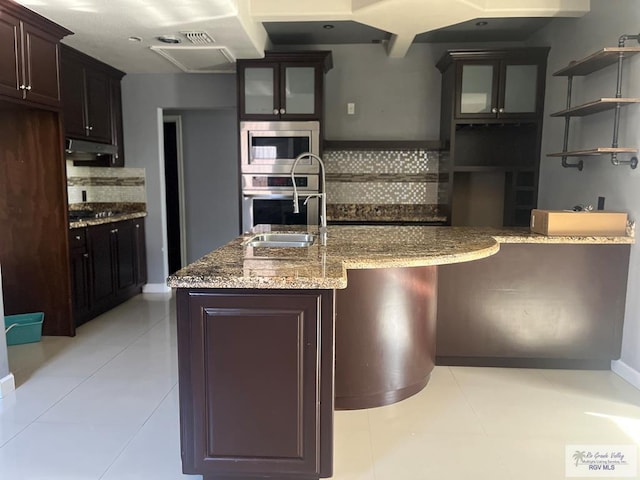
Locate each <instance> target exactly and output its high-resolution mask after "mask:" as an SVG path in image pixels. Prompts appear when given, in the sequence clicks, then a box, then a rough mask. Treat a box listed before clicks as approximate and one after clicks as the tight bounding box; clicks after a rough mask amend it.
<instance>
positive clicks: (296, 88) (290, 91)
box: [280, 67, 316, 115]
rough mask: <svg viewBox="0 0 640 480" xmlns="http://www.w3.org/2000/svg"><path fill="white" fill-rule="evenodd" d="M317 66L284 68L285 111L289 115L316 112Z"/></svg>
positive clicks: (283, 106)
mask: <svg viewBox="0 0 640 480" xmlns="http://www.w3.org/2000/svg"><path fill="white" fill-rule="evenodd" d="M315 76H316V68H315V67H285V68H284V78H285V83H284V92H283V96H284V104H283V105H282V108H284V110H285V111H284V112H282V111H281V112H280V113H283V114H284V113H286V114H287V115H295V114H314V113H316V112H315V110H316V98H315V86H316V85H315Z"/></svg>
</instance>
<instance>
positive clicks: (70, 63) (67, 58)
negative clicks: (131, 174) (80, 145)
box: [61, 45, 124, 166]
mask: <svg viewBox="0 0 640 480" xmlns="http://www.w3.org/2000/svg"><path fill="white" fill-rule="evenodd" d="M61 65H62V73H61V82H62V102H63V113H64V123H65V134H66V136H67V137H69V138H76V139H80V140H91V141H95V142H100V143H110V144H114V145H117V146H118V147H119V150H120V151H119V153H118V155H115V156H114V157H113V158H112V160H111V161H110V162H108V163H107V164H105V166H109V165H111V166H122V165H123V164H124V154H123V152H122V106H121V102H122V100H121V92H120V80H121V78H122V76H123V75H124V73H123V72H121V71H119V70H116V69H115V68H113V67H110V66H109V65H106V64H104V63H102V62H100V61H98V60H96V59H94V58H92V57H89V56H87V55H85V54H83V53H81V52H78V51H77V50H74V49H72V48H70V47H67V46H64V45H63V46H62V48H61Z"/></svg>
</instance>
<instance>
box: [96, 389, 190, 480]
mask: <svg viewBox="0 0 640 480" xmlns="http://www.w3.org/2000/svg"><path fill="white" fill-rule="evenodd" d="M177 385H178V381H177V380H176V382H175V383H174V384H173V385H172V386H171V388H170V389H169V391H168V392H167V393H166V394H165V395H164V396H163V397H162V399H160V401H159V402H158V404H157V405H156V407H155V408H154V409H153V411H152V412H151V413H150V414H149V416H148V417H147V419H146V420H145V421H144V422H142V424H141V425H140V428H138V429H137V430H136V431H135V432H134V433H133V434H132V435H131V437H130V438H129V440H127V442H125V444H124V445H123V447H122V448H121V449H120V451H119V452H118V453H117V454H116V455H115V457H114V458H113V460H112V461H111V463H109V465H108V466H107V468H106V470H105V471H104V472H102V475H100V476H99V477H98V480H101V479H102V478H104V476H105V475H106V474H107V473H109V470H111V467H113V465H114V464H115V463H116V462H117V461H118V459H119V458H120V457H121V456H122V454H123V453H124V451H125V450H126V449H127V448H128V447H129V445H131V442H133V440H134V439H135V438H136V437H137V436H138V434H139V433H140V431H141V430H142V429H143V428H144V426H145V425H146V424H147V423H149V420H151V417H153V415H155V413H156V412H157V411H158V409H159V408H160V405H162V403H163V402H164V401H165V400H166V399H167V397H168V396H169V395H171V392H172V391H173V389H174V388H176V386H177Z"/></svg>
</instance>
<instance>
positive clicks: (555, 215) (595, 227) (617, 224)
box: [531, 209, 627, 237]
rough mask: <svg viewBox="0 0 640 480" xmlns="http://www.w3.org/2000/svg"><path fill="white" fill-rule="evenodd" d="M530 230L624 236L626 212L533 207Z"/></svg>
mask: <svg viewBox="0 0 640 480" xmlns="http://www.w3.org/2000/svg"><path fill="white" fill-rule="evenodd" d="M531 231H532V232H534V233H541V234H543V235H549V236H554V235H556V236H558V235H571V236H585V237H590V236H605V237H618V236H626V234H627V214H626V213H623V212H605V211H600V210H598V211H595V212H574V211H571V210H535V209H534V210H532V211H531Z"/></svg>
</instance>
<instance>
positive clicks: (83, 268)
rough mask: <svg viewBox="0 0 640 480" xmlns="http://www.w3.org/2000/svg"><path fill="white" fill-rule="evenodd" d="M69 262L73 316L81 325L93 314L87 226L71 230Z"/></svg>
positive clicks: (77, 323)
mask: <svg viewBox="0 0 640 480" xmlns="http://www.w3.org/2000/svg"><path fill="white" fill-rule="evenodd" d="M69 262H70V266H71V268H70V272H71V296H72V308H73V316H74V320H75V323H76V325H81V324H83V323H84V322H86V321H87V320H88V319H89V316H90V315H91V289H90V283H89V282H90V274H89V249H88V246H87V232H86V228H76V229H74V230H71V231H70V233H69Z"/></svg>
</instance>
